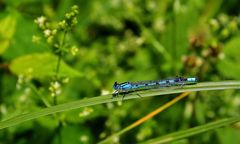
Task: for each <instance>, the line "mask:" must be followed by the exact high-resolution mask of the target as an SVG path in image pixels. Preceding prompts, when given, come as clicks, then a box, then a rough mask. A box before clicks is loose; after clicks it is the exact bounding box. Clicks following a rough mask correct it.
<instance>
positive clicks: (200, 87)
mask: <svg viewBox="0 0 240 144" xmlns="http://www.w3.org/2000/svg"><path fill="white" fill-rule="evenodd" d="M224 89H240V81H223V82H204V83H198V84H196V85H186V86H182V87H175V88H173V87H168V88H162V89H155V90H148V91H142V92H138V94H140V95H141V97H150V96H157V95H167V94H174V93H182V92H189V91H206V90H224ZM138 94H136V93H131V94H128V95H126V96H125V97H124V100H127V99H133V98H139V96H138ZM119 100H122V98H121V96H119V97H116V98H113V99H112V95H111V94H109V95H104V96H97V97H93V98H89V99H83V100H78V101H73V102H69V103H64V104H59V105H56V106H51V107H48V108H43V109H40V110H38V111H35V112H29V113H25V114H21V115H18V116H16V117H13V118H10V119H7V120H4V121H1V122H0V129H3V128H7V127H10V126H13V125H16V124H19V123H22V122H26V121H28V120H32V119H36V118H39V117H42V116H46V115H50V114H55V113H57V112H63V111H68V110H72V109H78V108H81V107H86V106H93V105H97V104H102V103H108V102H114V101H119Z"/></svg>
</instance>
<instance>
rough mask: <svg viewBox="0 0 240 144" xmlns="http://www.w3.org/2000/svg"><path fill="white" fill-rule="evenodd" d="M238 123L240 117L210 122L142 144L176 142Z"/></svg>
mask: <svg viewBox="0 0 240 144" xmlns="http://www.w3.org/2000/svg"><path fill="white" fill-rule="evenodd" d="M238 121H240V117H231V118H226V119H222V120H218V121H215V122H210V123H208V124H204V125H201V126H197V127H194V128H190V129H187V130H182V131H179V132H174V133H171V134H167V135H164V136H162V137H159V138H154V139H151V140H148V141H145V142H143V143H142V144H149V143H151V144H161V143H171V142H173V141H176V140H179V139H182V138H188V137H190V136H193V135H196V134H200V133H203V132H207V131H210V130H214V129H216V128H219V127H223V126H226V125H230V124H233V123H236V122H238Z"/></svg>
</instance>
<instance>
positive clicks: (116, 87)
mask: <svg viewBox="0 0 240 144" xmlns="http://www.w3.org/2000/svg"><path fill="white" fill-rule="evenodd" d="M113 88H114V89H115V90H116V89H118V83H117V82H114V84H113Z"/></svg>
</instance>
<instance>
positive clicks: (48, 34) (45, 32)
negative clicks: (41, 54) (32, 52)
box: [43, 29, 51, 37]
mask: <svg viewBox="0 0 240 144" xmlns="http://www.w3.org/2000/svg"><path fill="white" fill-rule="evenodd" d="M43 33H44V35H45V37H49V36H50V35H51V30H50V29H46V30H44V32H43Z"/></svg>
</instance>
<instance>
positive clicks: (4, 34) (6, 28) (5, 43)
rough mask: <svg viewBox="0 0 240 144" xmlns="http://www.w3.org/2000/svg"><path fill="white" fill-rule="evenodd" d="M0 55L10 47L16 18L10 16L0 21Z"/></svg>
mask: <svg viewBox="0 0 240 144" xmlns="http://www.w3.org/2000/svg"><path fill="white" fill-rule="evenodd" d="M0 26H1V27H0V54H2V53H3V52H4V51H5V50H6V49H7V48H8V47H9V45H10V40H11V39H12V37H13V34H14V33H15V27H16V18H15V17H14V16H12V15H9V16H7V17H5V18H4V19H2V20H0Z"/></svg>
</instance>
